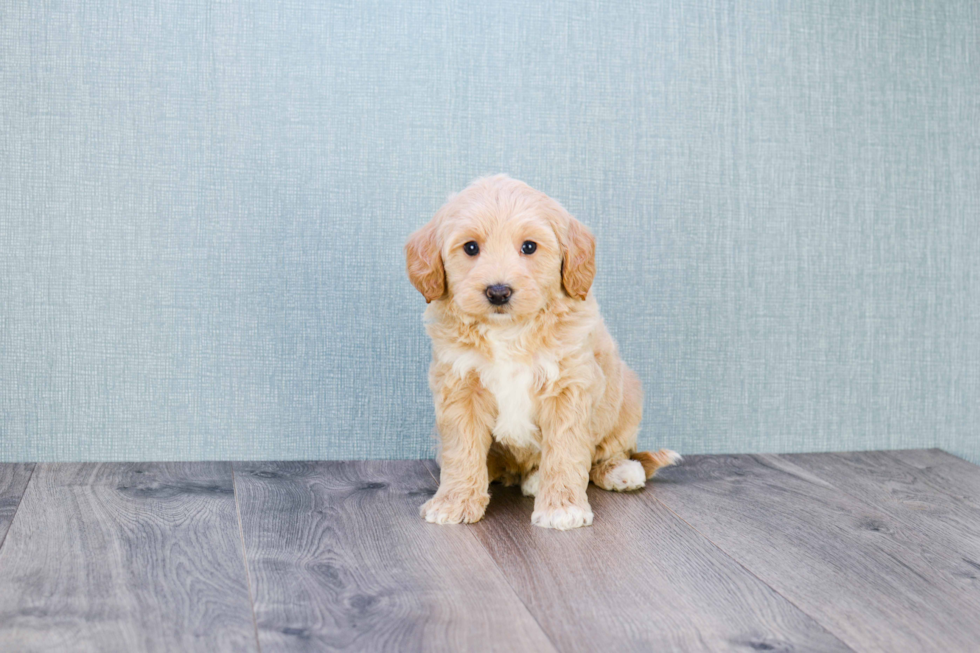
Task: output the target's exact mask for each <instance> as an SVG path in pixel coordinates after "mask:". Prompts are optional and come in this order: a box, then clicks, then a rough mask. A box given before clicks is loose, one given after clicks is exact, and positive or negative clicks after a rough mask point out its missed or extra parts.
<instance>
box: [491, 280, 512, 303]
mask: <svg viewBox="0 0 980 653" xmlns="http://www.w3.org/2000/svg"><path fill="white" fill-rule="evenodd" d="M513 292H514V291H513V290H511V287H510V286H505V285H504V284H496V285H493V286H487V290H486V293H487V299H489V300H490V303H491V304H493V305H494V306H503V305H504V304H506V303H507V302H509V301H510V296H511V295H512V294H513Z"/></svg>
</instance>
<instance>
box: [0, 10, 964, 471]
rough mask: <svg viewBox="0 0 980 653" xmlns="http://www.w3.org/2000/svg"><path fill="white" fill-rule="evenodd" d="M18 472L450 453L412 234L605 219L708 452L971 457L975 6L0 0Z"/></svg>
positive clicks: (606, 254) (651, 406) (12, 415)
mask: <svg viewBox="0 0 980 653" xmlns="http://www.w3.org/2000/svg"><path fill="white" fill-rule="evenodd" d="M0 165H2V168H0V420H2V421H0V458H2V459H5V460H18V459H22V460H23V459H29V460H41V459H45V460H49V459H62V460H69V459H72V460H83V459H84V460H91V459H168V458H169V459H173V458H179V459H192V458H348V457H350V458H361V457H415V456H426V455H429V453H430V451H431V435H430V430H431V423H432V409H431V404H430V398H429V396H428V390H427V387H426V381H425V369H426V365H427V358H428V355H429V350H428V343H427V342H426V340H425V337H424V333H423V330H422V325H421V313H422V310H423V307H424V302H423V300H422V298H421V297H420V296H419V295H417V294H416V293H415V292H414V290H412V288H411V286H410V285H409V283H408V281H407V280H406V279H405V276H404V272H403V259H402V252H401V246H402V243H403V242H404V239H405V237H406V235H407V234H408V233H409V232H410V231H412V230H413V229H414V228H415V227H417V226H419V225H421V224H422V223H423V222H424V221H426V220H427V219H428V217H429V216H430V215H431V214H432V213H433V212H434V211H435V209H436V208H437V207H438V206H439V204H440V203H441V202H442V200H443V199H444V198H445V197H446V195H447V194H448V193H449V192H451V191H453V190H458V189H459V188H461V187H462V186H464V185H465V184H466V183H467V182H468V181H469V180H471V179H472V178H473V177H475V176H478V175H480V174H485V173H492V172H498V171H505V172H509V173H510V174H511V175H513V176H515V177H518V178H522V179H525V180H526V181H528V182H529V183H531V184H532V185H535V186H537V187H539V188H541V189H542V190H544V191H546V192H548V193H550V194H551V195H553V196H554V197H556V198H558V199H559V200H560V201H561V202H562V203H564V204H565V205H566V206H567V207H568V208H569V209H570V210H571V211H572V213H573V214H575V215H576V216H578V217H579V218H580V219H582V220H583V221H584V222H585V223H587V224H588V225H590V226H591V227H592V229H593V230H594V231H595V233H596V234H597V236H598V238H599V277H598V280H597V282H596V290H597V295H598V298H599V301H600V303H601V304H602V305H603V307H604V312H605V315H606V319H607V322H608V323H609V326H610V328H611V330H612V332H613V334H614V335H615V336H616V337H617V338H618V340H619V342H620V344H621V347H622V350H623V353H624V355H625V357H626V358H627V360H628V361H630V362H631V363H632V364H633V366H634V367H635V368H636V369H637V370H638V371H639V373H640V375H641V377H642V378H643V380H644V383H645V385H646V391H647V395H646V418H645V424H644V431H643V435H642V436H641V437H642V443H643V444H644V445H646V446H649V447H657V446H670V447H672V448H675V449H678V450H680V451H682V452H686V453H697V452H709V451H710V452H731V451H801V450H830V449H870V448H896V447H925V446H941V447H944V448H947V449H949V450H950V451H952V452H954V453H958V454H960V455H963V456H965V457H967V458H970V459H972V460H974V461H980V3H977V2H976V0H936V1H934V2H931V1H929V0H921V1H915V0H879V1H877V2H876V1H874V0H841V1H836V2H830V1H828V0H815V1H814V0H793V1H778V0H771V1H769V2H766V1H762V0H745V1H742V2H720V1H718V2H707V1H705V2H698V1H695V0H673V1H668V0H658V1H651V2H620V1H619V0H600V1H596V2H591V3H583V2H572V3H565V2H561V3H554V4H553V5H538V4H537V3H526V2H489V3H487V2H480V3H476V2H473V3H458V2H447V3H434V2H422V3H419V2H415V1H411V0H400V1H398V2H385V3H372V2H361V1H360V0H359V1H357V2H331V3H323V4H321V3H317V2H308V1H306V0H282V1H271V0H270V1H265V0H263V1H260V2H243V1H235V2H218V1H208V0H183V1H182V2H179V3H177V2H169V1H162V2H153V3H150V2H136V3H132V2H117V1H113V0H101V1H96V0H78V1H74V2H40V1H38V2H28V1H27V0H6V1H5V2H2V3H0Z"/></svg>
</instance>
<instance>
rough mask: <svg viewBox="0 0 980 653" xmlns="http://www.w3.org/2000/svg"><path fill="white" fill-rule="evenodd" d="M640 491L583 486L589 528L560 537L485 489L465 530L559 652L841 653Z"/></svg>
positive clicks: (517, 498)
mask: <svg viewBox="0 0 980 653" xmlns="http://www.w3.org/2000/svg"><path fill="white" fill-rule="evenodd" d="M433 469H435V468H434V465H433ZM644 492H649V490H645V491H644ZM637 494H638V493H629V494H618V493H611V492H605V491H602V490H599V489H597V488H595V487H590V489H589V500H590V501H591V503H592V507H593V509H594V511H595V523H594V524H593V525H592V526H591V527H589V528H581V529H576V530H574V531H568V532H558V531H552V530H546V529H542V528H537V527H535V526H532V525H531V511H532V508H533V499H530V498H527V497H523V496H521V494H520V491H519V490H517V488H504V487H500V486H497V485H494V486H492V498H491V500H490V506H489V509H488V512H487V515H486V517H485V518H484V519H483V520H482V521H480V522H479V523H477V524H475V525H473V526H471V527H470V528H472V529H473V531H474V532H475V533H476V534H477V537H479V538H480V541H481V542H482V543H483V545H484V546H485V547H486V549H487V551H489V552H490V555H491V556H493V558H494V560H496V562H497V565H498V566H499V567H500V568H501V569H502V570H503V571H504V573H505V574H506V575H507V579H508V581H509V582H510V583H511V585H512V586H513V587H514V588H515V589H516V590H517V592H518V594H519V595H520V597H521V599H522V600H523V601H524V603H525V605H527V606H528V609H530V611H531V613H532V614H533V615H534V617H535V618H536V619H537V620H538V622H539V623H540V624H541V626H542V628H544V629H545V632H547V633H548V636H549V637H550V638H551V639H552V641H554V642H555V644H556V646H558V648H559V649H561V650H563V651H589V650H591V651H604V650H612V651H623V650H639V651H649V650H668V651H719V650H749V651H751V650H779V651H784V650H785V651H788V650H793V651H841V650H849V649H848V648H847V647H846V646H845V645H844V644H843V643H842V642H840V641H839V640H838V639H836V638H835V637H834V636H833V635H831V634H830V633H828V632H827V631H826V630H825V629H824V628H823V627H822V626H820V625H819V624H818V623H816V622H815V621H814V620H813V619H811V618H810V617H808V616H807V615H805V614H803V613H802V612H801V611H800V610H799V609H797V608H796V607H794V606H793V605H792V604H790V603H789V602H788V601H786V600H785V599H784V598H782V597H781V596H779V595H778V594H777V593H776V592H774V591H773V590H772V589H771V588H770V587H768V586H766V585H765V584H764V583H762V582H761V581H759V579H758V578H756V577H755V576H753V575H752V574H750V573H748V572H746V571H745V569H743V568H742V567H740V566H739V565H738V564H736V563H735V562H734V561H733V560H731V558H729V557H728V556H726V555H725V554H724V553H723V552H722V551H720V550H719V549H718V548H717V547H715V546H714V545H713V544H711V543H710V542H708V541H707V540H706V539H704V538H703V537H702V536H700V535H699V534H698V533H696V532H695V531H694V530H693V529H691V528H690V527H689V526H688V525H686V524H685V523H683V522H682V521H681V520H680V519H678V518H677V517H676V516H675V515H674V514H672V513H671V512H669V511H668V510H666V509H665V508H664V507H663V506H662V505H660V504H658V503H657V502H655V501H649V502H648V501H644V500H643V499H642V497H641V496H637ZM639 494H642V493H639Z"/></svg>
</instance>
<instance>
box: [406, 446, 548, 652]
mask: <svg viewBox="0 0 980 653" xmlns="http://www.w3.org/2000/svg"><path fill="white" fill-rule="evenodd" d="M430 462H433V463H434V462H435V461H433V460H431V459H429V460H424V461H422V466H423V467H425V470H426V471H427V472H429V476H431V477H432V480H434V481H435V482H436V483H437V484H438V483H439V479H438V478H436V475H435V474H433V473H432V470H431V469H429V465H428V463H430ZM467 526H472V525H467ZM467 532H468V533H469V536H470V537H472V538H473V540H475V541H476V543H477V544H479V545H480V548H481V549H483V552H484V553H486V554H487V558H489V559H490V562H492V563H493V566H494V568H495V569H496V570H497V571H498V572H499V573H500V577H501V578H502V579H503V581H504V583H506V584H507V587H508V588H510V592H511V594H513V595H514V598H515V599H517V602H518V603H520V604H521V605H522V606H524V611H525V612H527V614H528V616H529V617H531V619H533V620H534V623H535V624H536V625H537V626H538V630H540V631H541V634H542V635H544V637H545V639H547V640H548V642H549V643H550V644H551V647H552V648H553V649H554V650H555V651H562V649H561V648H559V646H558V644H557V643H556V642H555V640H553V639H552V638H551V635H549V634H548V631H547V630H545V628H544V626H542V625H541V622H540V621H538V618H537V616H536V615H535V614H534V611H532V610H531V608H529V607H528V605H527V603H525V602H524V599H522V598H521V595H520V594H518V593H517V590H516V589H514V586H513V585H511V583H510V580H509V579H508V578H507V574H505V573H504V570H503V569H502V568H501V567H500V565H499V564H498V563H497V559H496V558H494V557H493V554H492V553H490V550H489V549H487V547H486V546H485V545H484V544H483V542H481V541H480V538H478V537H477V536H476V535H474V534H473V532H472V531H470V530H467Z"/></svg>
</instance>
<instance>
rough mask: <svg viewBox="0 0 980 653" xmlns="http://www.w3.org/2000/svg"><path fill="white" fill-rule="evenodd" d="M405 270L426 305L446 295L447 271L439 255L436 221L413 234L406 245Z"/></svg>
mask: <svg viewBox="0 0 980 653" xmlns="http://www.w3.org/2000/svg"><path fill="white" fill-rule="evenodd" d="M405 269H406V270H407V271H408V279H409V281H411V282H412V285H413V286H415V288H416V290H418V291H419V292H420V293H422V296H423V297H425V303H426V304H428V303H429V302H431V301H432V300H434V299H439V298H440V297H442V296H443V295H445V294H446V271H445V269H444V268H443V266H442V255H441V254H440V253H439V237H438V235H437V234H436V223H435V220H433V221H431V222H429V224H427V225H425V226H424V227H422V228H421V229H419V230H418V231H416V232H415V233H413V234H412V235H411V236H410V237H409V239H408V242H407V243H405Z"/></svg>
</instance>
